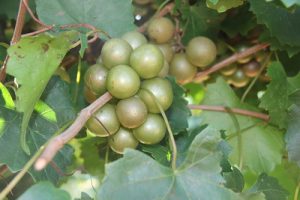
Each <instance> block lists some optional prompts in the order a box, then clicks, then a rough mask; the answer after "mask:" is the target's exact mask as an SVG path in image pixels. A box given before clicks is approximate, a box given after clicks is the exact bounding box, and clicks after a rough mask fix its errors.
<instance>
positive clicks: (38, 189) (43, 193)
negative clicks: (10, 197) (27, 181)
mask: <svg viewBox="0 0 300 200" xmlns="http://www.w3.org/2000/svg"><path fill="white" fill-rule="evenodd" d="M35 199H43V200H71V197H70V195H69V194H68V193H67V192H65V191H63V190H60V189H57V188H55V187H54V186H53V185H52V184H51V183H50V182H39V183H37V184H35V185H33V186H31V187H30V188H29V189H28V190H27V191H26V192H25V193H24V194H22V195H21V196H20V197H19V198H18V200H35Z"/></svg>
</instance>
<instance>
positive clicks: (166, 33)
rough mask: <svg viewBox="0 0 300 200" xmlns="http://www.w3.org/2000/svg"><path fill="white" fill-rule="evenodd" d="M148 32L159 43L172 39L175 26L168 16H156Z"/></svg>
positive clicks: (151, 38)
mask: <svg viewBox="0 0 300 200" xmlns="http://www.w3.org/2000/svg"><path fill="white" fill-rule="evenodd" d="M147 32H148V35H149V38H150V40H152V41H154V42H156V43H159V44H161V43H166V42H168V41H170V40H171V39H172V37H173V35H174V32H175V26H174V24H173V22H172V21H171V20H170V19H168V18H165V17H161V18H156V19H153V20H152V21H150V23H149V25H148V28H147Z"/></svg>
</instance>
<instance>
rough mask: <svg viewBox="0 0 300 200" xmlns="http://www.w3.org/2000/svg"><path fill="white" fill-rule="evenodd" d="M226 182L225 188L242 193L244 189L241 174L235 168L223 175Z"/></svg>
mask: <svg viewBox="0 0 300 200" xmlns="http://www.w3.org/2000/svg"><path fill="white" fill-rule="evenodd" d="M223 177H224V179H225V180H226V184H225V186H226V187H227V188H230V189H232V190H233V191H234V192H242V190H243V188H244V177H243V174H242V173H241V172H240V170H238V169H237V168H236V167H233V169H232V172H226V173H223Z"/></svg>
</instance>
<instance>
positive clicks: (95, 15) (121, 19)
mask: <svg viewBox="0 0 300 200" xmlns="http://www.w3.org/2000/svg"><path fill="white" fill-rule="evenodd" d="M36 7H37V8H36V9H37V14H38V16H39V18H40V19H41V20H42V21H43V22H44V23H47V24H56V25H64V24H81V23H87V24H91V25H93V26H95V27H96V28H98V29H101V30H102V31H105V32H107V33H108V34H109V35H110V36H112V37H118V36H121V35H122V34H124V33H125V32H128V31H131V30H133V29H135V26H134V24H133V22H134V18H133V15H132V4H131V0H122V1H120V0H110V1H107V0H84V1H82V0H64V1H61V0H51V1H48V0H36Z"/></svg>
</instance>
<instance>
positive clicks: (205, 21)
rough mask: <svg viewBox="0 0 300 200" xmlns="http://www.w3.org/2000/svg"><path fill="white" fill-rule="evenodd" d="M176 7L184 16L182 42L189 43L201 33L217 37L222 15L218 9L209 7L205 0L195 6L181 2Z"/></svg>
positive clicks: (212, 37) (213, 37)
mask: <svg viewBox="0 0 300 200" xmlns="http://www.w3.org/2000/svg"><path fill="white" fill-rule="evenodd" d="M176 7H177V9H178V10H179V11H180V12H181V13H182V17H183V21H182V27H183V28H184V30H185V34H184V36H183V38H182V42H183V43H184V44H187V43H188V42H189V41H190V40H191V39H192V38H193V37H196V36H199V35H202V36H207V37H209V38H211V39H215V38H216V37H217V33H218V32H219V24H220V22H221V20H222V17H221V15H219V14H218V13H217V12H216V11H214V10H212V9H209V8H207V6H206V5H205V3H204V2H201V3H200V2H199V3H198V4H195V5H193V6H189V5H184V4H183V3H180V4H179V5H177V6H176Z"/></svg>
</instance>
